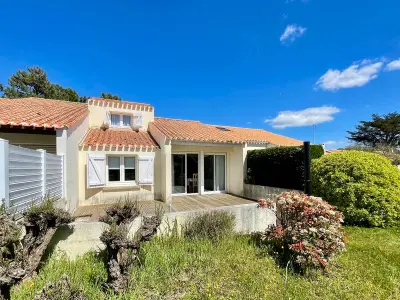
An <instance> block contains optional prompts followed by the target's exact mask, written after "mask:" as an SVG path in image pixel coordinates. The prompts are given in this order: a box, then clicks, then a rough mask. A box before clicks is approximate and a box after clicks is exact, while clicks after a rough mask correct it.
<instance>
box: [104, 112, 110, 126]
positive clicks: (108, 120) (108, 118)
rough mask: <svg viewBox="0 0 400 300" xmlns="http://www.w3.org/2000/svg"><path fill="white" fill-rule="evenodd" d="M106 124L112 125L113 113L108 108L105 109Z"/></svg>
mask: <svg viewBox="0 0 400 300" xmlns="http://www.w3.org/2000/svg"><path fill="white" fill-rule="evenodd" d="M104 125H107V126H110V125H111V114H110V112H109V111H108V110H105V111H104Z"/></svg>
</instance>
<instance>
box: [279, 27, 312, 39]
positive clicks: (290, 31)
mask: <svg viewBox="0 0 400 300" xmlns="http://www.w3.org/2000/svg"><path fill="white" fill-rule="evenodd" d="M306 30H307V28H305V27H301V26H299V25H296V24H291V25H288V26H286V28H285V31H284V32H283V33H282V35H281V37H280V41H281V43H282V44H284V43H288V42H293V41H294V40H295V39H297V38H299V37H301V36H302V35H303V34H304V33H305V32H306Z"/></svg>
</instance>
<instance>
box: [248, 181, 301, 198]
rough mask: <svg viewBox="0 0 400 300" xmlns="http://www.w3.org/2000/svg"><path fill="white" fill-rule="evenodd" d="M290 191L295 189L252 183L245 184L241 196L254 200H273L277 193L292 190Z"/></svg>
mask: <svg viewBox="0 0 400 300" xmlns="http://www.w3.org/2000/svg"><path fill="white" fill-rule="evenodd" d="M292 191H295V190H289V189H281V188H276V187H270V186H262V185H254V184H245V185H244V191H243V194H244V195H243V196H244V197H246V198H249V199H254V200H258V199H271V200H275V198H276V197H277V196H279V194H281V193H283V192H292Z"/></svg>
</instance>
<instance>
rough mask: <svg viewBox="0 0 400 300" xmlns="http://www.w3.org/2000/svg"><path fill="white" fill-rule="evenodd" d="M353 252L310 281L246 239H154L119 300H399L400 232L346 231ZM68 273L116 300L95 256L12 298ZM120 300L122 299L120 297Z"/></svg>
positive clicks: (53, 271)
mask: <svg viewBox="0 0 400 300" xmlns="http://www.w3.org/2000/svg"><path fill="white" fill-rule="evenodd" d="M346 232H347V233H348V234H349V236H348V247H347V248H348V251H347V252H346V253H343V254H342V255H340V256H339V257H338V258H337V259H336V260H335V263H334V265H337V266H334V267H332V270H330V274H331V275H330V276H329V277H326V276H322V275H317V276H316V277H315V278H314V279H312V280H307V279H304V278H302V277H300V276H294V275H290V274H289V275H288V277H287V280H285V271H284V270H281V269H279V268H277V267H276V266H275V264H274V262H273V261H272V260H271V259H270V258H268V257H265V256H262V255H261V253H259V251H257V250H255V248H254V246H253V245H252V244H251V243H249V240H248V239H247V238H245V237H236V238H230V239H226V240H224V241H222V242H220V243H218V244H212V243H211V242H208V241H207V242H206V241H202V242H188V241H184V240H181V239H168V240H161V239H156V240H154V241H152V242H151V243H148V244H146V245H145V247H144V248H142V251H141V254H140V261H141V267H138V268H136V269H135V270H134V272H133V273H132V288H131V291H130V292H129V294H127V295H123V296H120V297H119V298H120V299H141V298H143V299H144V298H146V299H149V298H154V299H158V298H160V299H176V298H185V299H199V298H203V299H207V298H213V299H214V298H228V299H229V298H231V299H264V298H266V299H277V298H282V299H318V298H319V299H358V300H360V299H396V298H397V299H400V231H399V230H391V229H361V228H350V227H348V228H346ZM62 273H67V274H68V275H70V276H71V278H72V280H73V282H74V284H76V285H79V286H81V287H82V288H84V291H85V293H86V294H87V296H88V298H89V299H96V300H97V299H104V298H107V299H108V298H114V297H113V296H112V295H104V294H103V293H102V292H100V291H99V290H100V282H101V281H102V280H104V278H105V271H104V265H103V264H102V263H101V262H99V261H98V259H97V258H96V257H94V256H93V255H91V254H88V255H86V256H85V257H83V258H80V259H78V260H77V261H76V262H74V263H69V262H68V261H67V260H65V259H62V260H59V261H57V260H55V259H51V260H50V261H49V263H48V264H47V265H46V266H45V267H44V268H43V269H42V271H41V272H40V274H39V276H38V277H37V278H36V279H35V280H34V282H30V281H28V282H25V283H23V284H22V285H21V286H20V287H19V288H18V289H15V290H14V293H13V296H14V297H13V299H29V298H30V297H31V296H30V295H32V294H33V292H34V291H35V290H37V289H40V288H41V287H42V286H43V284H44V283H45V282H48V281H49V280H54V279H56V278H58V277H59V276H61V274H62ZM115 298H117V297H115Z"/></svg>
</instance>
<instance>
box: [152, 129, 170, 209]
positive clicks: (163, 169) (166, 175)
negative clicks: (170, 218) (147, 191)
mask: <svg viewBox="0 0 400 300" xmlns="http://www.w3.org/2000/svg"><path fill="white" fill-rule="evenodd" d="M149 132H150V135H151V136H152V137H153V138H154V139H155V141H156V142H157V143H158V145H159V146H160V150H159V151H157V155H156V161H155V164H154V172H155V173H156V174H158V176H159V181H158V182H155V187H154V188H155V190H156V191H159V192H160V198H161V200H162V201H164V202H166V203H169V202H171V200H172V199H171V196H172V185H171V183H172V179H171V174H172V172H171V168H172V165H171V160H172V159H171V154H172V146H171V143H170V142H168V141H166V139H165V136H164V135H163V134H162V133H161V132H160V131H159V130H158V129H157V128H156V127H155V126H154V124H151V123H150V124H149ZM156 183H157V186H156Z"/></svg>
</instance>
